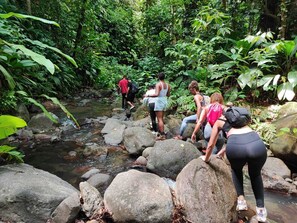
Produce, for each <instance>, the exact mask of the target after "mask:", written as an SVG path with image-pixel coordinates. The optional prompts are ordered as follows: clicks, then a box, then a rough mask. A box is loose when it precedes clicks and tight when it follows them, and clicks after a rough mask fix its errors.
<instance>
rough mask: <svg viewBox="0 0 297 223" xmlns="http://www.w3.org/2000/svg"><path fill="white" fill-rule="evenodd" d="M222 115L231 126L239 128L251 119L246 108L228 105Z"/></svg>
mask: <svg viewBox="0 0 297 223" xmlns="http://www.w3.org/2000/svg"><path fill="white" fill-rule="evenodd" d="M224 116H225V117H226V119H227V121H228V123H229V124H230V125H231V126H232V127H233V128H241V127H243V126H245V125H247V124H248V123H249V122H250V121H251V115H250V113H249V111H248V110H247V109H246V108H242V107H233V106H232V107H230V108H228V109H227V110H226V111H225V114H224Z"/></svg>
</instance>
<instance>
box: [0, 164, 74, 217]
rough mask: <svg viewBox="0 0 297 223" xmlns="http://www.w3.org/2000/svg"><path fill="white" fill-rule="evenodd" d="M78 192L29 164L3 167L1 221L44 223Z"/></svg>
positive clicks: (0, 193)
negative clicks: (61, 204) (63, 202)
mask: <svg viewBox="0 0 297 223" xmlns="http://www.w3.org/2000/svg"><path fill="white" fill-rule="evenodd" d="M75 192H77V190H76V189H75V188H74V187H73V186H71V185H70V184H69V183H67V182H65V181H63V180H62V179H60V178H59V177H57V176H55V175H53V174H50V173H48V172H46V171H43V170H39V169H36V168H34V167H32V166H30V165H27V164H13V165H6V166H0V207H1V219H2V220H4V221H12V222H32V219H34V223H39V222H40V223H44V222H46V220H47V219H49V218H50V216H51V213H52V212H53V211H54V210H55V209H56V207H57V206H58V205H59V204H60V203H61V202H62V201H63V200H64V199H65V198H67V197H68V196H70V195H71V194H73V193H75Z"/></svg>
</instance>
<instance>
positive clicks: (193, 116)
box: [179, 114, 197, 136]
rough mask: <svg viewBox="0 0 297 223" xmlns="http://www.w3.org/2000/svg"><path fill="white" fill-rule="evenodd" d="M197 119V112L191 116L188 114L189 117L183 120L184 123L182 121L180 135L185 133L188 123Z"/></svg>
mask: <svg viewBox="0 0 297 223" xmlns="http://www.w3.org/2000/svg"><path fill="white" fill-rule="evenodd" d="M196 120H197V115H196V114H195V115H190V116H188V117H185V118H184V119H183V121H182V123H181V126H180V129H179V134H180V136H182V135H183V133H184V131H185V129H186V127H187V124H188V123H195V122H196Z"/></svg>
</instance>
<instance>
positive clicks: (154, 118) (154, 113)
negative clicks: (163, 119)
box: [149, 103, 158, 132]
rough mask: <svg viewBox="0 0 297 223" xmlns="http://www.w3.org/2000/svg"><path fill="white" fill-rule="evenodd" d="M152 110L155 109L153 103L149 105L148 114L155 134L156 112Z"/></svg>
mask: <svg viewBox="0 0 297 223" xmlns="http://www.w3.org/2000/svg"><path fill="white" fill-rule="evenodd" d="M154 108H155V103H149V112H150V117H151V121H152V127H153V130H154V131H155V132H157V131H158V128H157V122H156V118H157V116H156V112H155V111H154Z"/></svg>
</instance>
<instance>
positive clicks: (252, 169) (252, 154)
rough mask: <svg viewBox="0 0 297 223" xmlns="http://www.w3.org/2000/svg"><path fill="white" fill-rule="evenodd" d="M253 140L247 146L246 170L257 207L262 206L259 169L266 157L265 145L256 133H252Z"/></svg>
mask: <svg viewBox="0 0 297 223" xmlns="http://www.w3.org/2000/svg"><path fill="white" fill-rule="evenodd" d="M253 137H254V139H258V140H254V141H253V142H252V143H250V144H249V146H248V147H247V151H248V156H249V158H248V161H247V163H248V172H249V176H250V180H251V185H252V189H253V192H254V196H255V199H256V205H257V207H259V208H263V207H264V186H263V181H262V175H261V170H262V167H263V166H264V164H265V162H266V159H267V152H266V147H265V144H264V143H263V141H262V140H261V139H260V137H259V136H258V134H256V133H255V134H254V136H253Z"/></svg>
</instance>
